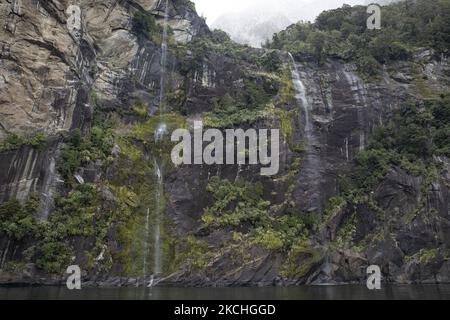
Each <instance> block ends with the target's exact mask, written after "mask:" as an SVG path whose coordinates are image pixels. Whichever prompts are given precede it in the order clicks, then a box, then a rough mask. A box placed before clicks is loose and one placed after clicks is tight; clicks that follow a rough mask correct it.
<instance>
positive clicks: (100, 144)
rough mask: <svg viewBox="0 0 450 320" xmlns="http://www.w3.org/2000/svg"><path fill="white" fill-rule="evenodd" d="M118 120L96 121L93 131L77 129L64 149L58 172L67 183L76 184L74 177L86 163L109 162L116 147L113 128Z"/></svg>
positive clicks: (112, 118) (113, 118)
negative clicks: (114, 146) (85, 131)
mask: <svg viewBox="0 0 450 320" xmlns="http://www.w3.org/2000/svg"><path fill="white" fill-rule="evenodd" d="M116 121H117V120H116V118H115V117H111V118H109V119H107V120H105V121H103V122H101V121H96V123H95V124H94V126H93V127H92V129H91V131H90V132H88V133H83V132H81V130H79V129H76V130H74V131H73V132H72V133H71V134H70V137H69V138H68V140H67V142H66V144H65V145H64V147H63V148H62V151H61V158H60V161H59V162H58V170H59V172H60V173H61V175H62V177H63V178H64V179H65V181H66V183H69V184H71V183H74V177H73V175H74V174H75V172H76V171H77V169H78V168H79V167H80V166H81V165H82V164H83V163H84V164H86V163H89V162H96V161H103V162H104V164H105V165H106V164H107V161H106V160H108V158H109V156H110V154H111V150H112V148H113V145H114V135H113V128H114V127H115V126H116Z"/></svg>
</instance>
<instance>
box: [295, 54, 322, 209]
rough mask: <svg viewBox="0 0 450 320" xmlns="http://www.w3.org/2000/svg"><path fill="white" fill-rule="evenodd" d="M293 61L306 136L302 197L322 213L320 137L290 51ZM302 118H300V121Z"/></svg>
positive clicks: (297, 96)
mask: <svg viewBox="0 0 450 320" xmlns="http://www.w3.org/2000/svg"><path fill="white" fill-rule="evenodd" d="M289 57H290V58H291V61H292V66H293V68H292V81H293V82H294V86H295V89H296V91H297V95H296V98H297V101H298V104H299V106H300V107H301V108H302V111H303V117H304V122H303V123H304V138H305V153H306V154H305V157H304V160H303V165H302V174H303V175H304V177H303V179H305V180H306V181H304V182H305V190H304V192H305V194H303V195H301V196H302V197H306V198H307V199H301V200H303V201H302V202H303V203H305V205H306V207H307V208H306V209H308V210H314V211H318V212H319V213H322V210H323V207H322V200H321V198H322V197H321V190H320V184H321V179H322V173H321V167H322V165H321V160H320V153H319V148H318V147H319V137H318V134H317V132H316V130H315V128H314V125H313V123H312V110H311V105H310V103H309V101H308V96H307V94H306V93H307V91H306V87H305V84H304V81H303V80H302V77H301V76H300V72H299V70H298V67H297V63H296V62H295V59H294V57H293V56H292V55H291V54H290V53H289ZM300 114H301V113H300ZM301 120H302V119H300V122H302V121H301Z"/></svg>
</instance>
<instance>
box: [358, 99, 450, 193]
mask: <svg viewBox="0 0 450 320" xmlns="http://www.w3.org/2000/svg"><path fill="white" fill-rule="evenodd" d="M449 115H450V95H442V96H441V97H440V98H439V99H438V100H437V101H425V102H423V103H416V102H410V103H406V104H404V105H403V106H402V107H401V108H400V110H398V111H396V112H395V113H394V115H393V118H392V120H391V122H390V123H389V124H387V125H386V126H383V127H381V128H379V129H377V131H376V132H375V134H374V136H373V140H372V143H371V145H370V147H369V149H368V150H366V151H363V152H360V153H359V154H358V156H357V158H356V161H357V163H358V165H359V167H358V170H357V172H356V175H355V180H356V182H357V184H358V186H359V187H361V188H364V189H370V188H371V187H373V186H374V185H375V184H376V183H377V182H378V181H379V180H380V179H381V178H383V177H384V176H385V175H386V173H387V172H388V170H389V168H390V167H391V166H400V167H402V168H403V169H405V170H407V171H408V172H410V173H413V174H416V175H419V174H422V175H425V174H426V172H427V167H430V166H432V165H433V156H435V155H442V156H447V157H448V156H450V153H449V149H450V145H449V141H450V116H449ZM368 173H370V174H368Z"/></svg>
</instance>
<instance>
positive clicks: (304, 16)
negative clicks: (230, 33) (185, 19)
mask: <svg viewBox="0 0 450 320" xmlns="http://www.w3.org/2000/svg"><path fill="white" fill-rule="evenodd" d="M192 1H193V2H195V5H196V8H197V12H198V13H199V14H200V15H203V16H204V17H206V18H207V21H206V22H207V23H208V25H211V24H212V23H214V21H215V20H216V19H217V18H218V17H219V16H221V15H222V14H224V13H230V12H240V11H248V8H249V7H258V8H260V9H261V8H262V9H263V10H270V11H280V12H283V13H285V14H286V15H288V18H289V19H291V20H293V21H294V22H296V21H298V20H314V19H315V18H316V16H317V14H318V13H320V12H321V11H322V10H325V9H334V8H338V7H341V6H342V5H343V4H344V3H347V4H351V5H354V4H367V3H370V2H371V1H370V0H369V1H368V0H192Z"/></svg>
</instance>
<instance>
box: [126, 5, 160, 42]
mask: <svg viewBox="0 0 450 320" xmlns="http://www.w3.org/2000/svg"><path fill="white" fill-rule="evenodd" d="M131 30H132V31H133V33H134V34H135V35H137V36H138V37H144V38H146V39H148V40H151V41H153V42H154V43H155V44H161V41H162V38H161V37H162V33H163V29H162V27H161V26H160V25H158V24H157V23H156V19H155V17H154V16H153V15H152V14H151V13H147V12H142V11H138V12H136V13H135V15H134V17H133V26H132V29H131Z"/></svg>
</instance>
